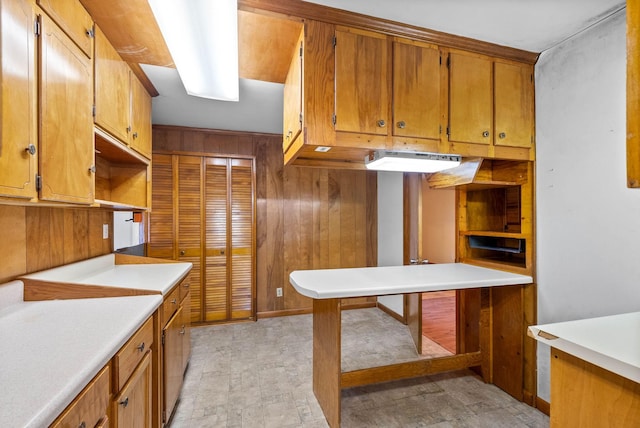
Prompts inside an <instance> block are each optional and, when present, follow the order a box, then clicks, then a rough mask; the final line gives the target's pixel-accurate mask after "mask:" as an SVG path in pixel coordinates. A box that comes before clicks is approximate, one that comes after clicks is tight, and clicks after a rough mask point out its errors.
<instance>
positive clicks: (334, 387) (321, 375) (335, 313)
mask: <svg viewBox="0 0 640 428" xmlns="http://www.w3.org/2000/svg"><path fill="white" fill-rule="evenodd" d="M340 330H341V328H340V299H316V300H314V301H313V393H314V394H315V395H316V398H317V400H318V403H319V404H320V407H321V408H322V411H323V412H324V416H325V418H326V419H327V423H328V424H329V426H330V427H332V428H337V427H339V426H340V389H341V385H340V378H341V360H340V359H341V353H340V340H341V331H340Z"/></svg>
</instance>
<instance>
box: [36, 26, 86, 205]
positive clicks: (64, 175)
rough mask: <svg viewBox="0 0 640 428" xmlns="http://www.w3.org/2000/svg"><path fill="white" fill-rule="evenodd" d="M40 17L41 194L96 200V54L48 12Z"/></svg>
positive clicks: (77, 200) (70, 199)
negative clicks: (88, 52)
mask: <svg viewBox="0 0 640 428" xmlns="http://www.w3.org/2000/svg"><path fill="white" fill-rule="evenodd" d="M40 18H41V22H42V26H41V27H42V29H41V36H40V43H41V47H40V52H41V63H40V93H41V95H40V96H41V99H40V138H41V139H40V156H39V161H40V173H41V175H42V190H41V192H40V198H41V199H45V200H50V201H61V202H74V203H82V204H90V203H92V202H93V195H94V192H93V189H94V176H93V175H94V171H95V166H94V149H93V147H94V142H93V115H92V111H93V68H92V64H91V60H90V59H89V58H88V57H87V56H86V55H84V53H82V51H81V50H80V49H79V48H78V47H77V46H76V45H75V44H74V43H73V42H72V41H71V39H69V38H68V37H67V36H66V35H65V34H64V33H63V32H62V30H60V29H59V28H58V27H57V26H56V25H55V24H54V23H53V22H52V21H51V20H50V19H49V18H48V17H47V16H46V15H41V17H40Z"/></svg>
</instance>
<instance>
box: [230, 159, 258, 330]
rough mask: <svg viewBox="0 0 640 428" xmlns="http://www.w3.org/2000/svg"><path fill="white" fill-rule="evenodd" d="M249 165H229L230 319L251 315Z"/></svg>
mask: <svg viewBox="0 0 640 428" xmlns="http://www.w3.org/2000/svg"><path fill="white" fill-rule="evenodd" d="M253 182H254V180H253V168H252V161H251V160H248V159H233V160H232V161H231V189H230V198H231V248H232V249H231V318H232V319H241V318H250V317H251V316H252V314H253V308H252V303H253V284H254V281H253V276H254V275H253V236H254V233H253V230H254V203H253V198H254V188H253Z"/></svg>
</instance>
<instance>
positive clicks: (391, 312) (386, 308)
mask: <svg viewBox="0 0 640 428" xmlns="http://www.w3.org/2000/svg"><path fill="white" fill-rule="evenodd" d="M377 306H378V309H380V310H381V311H382V312H384V313H386V314H387V315H389V316H390V317H392V318H395V319H396V320H398V321H400V322H401V323H403V324H404V323H405V322H404V318H403V317H402V316H400V314H398V313H396V312H394V311H392V310H391V309H389V308H388V307H386V306H385V305H383V304H382V303H380V302H378V303H377Z"/></svg>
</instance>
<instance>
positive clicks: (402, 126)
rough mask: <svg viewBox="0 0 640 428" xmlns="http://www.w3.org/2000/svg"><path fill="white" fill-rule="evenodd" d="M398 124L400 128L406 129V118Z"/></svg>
mask: <svg viewBox="0 0 640 428" xmlns="http://www.w3.org/2000/svg"><path fill="white" fill-rule="evenodd" d="M397 125H398V128H400V129H404V128H405V127H406V126H407V124H406V123H405V121H404V120H401V121H400V122H398V123H397Z"/></svg>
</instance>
